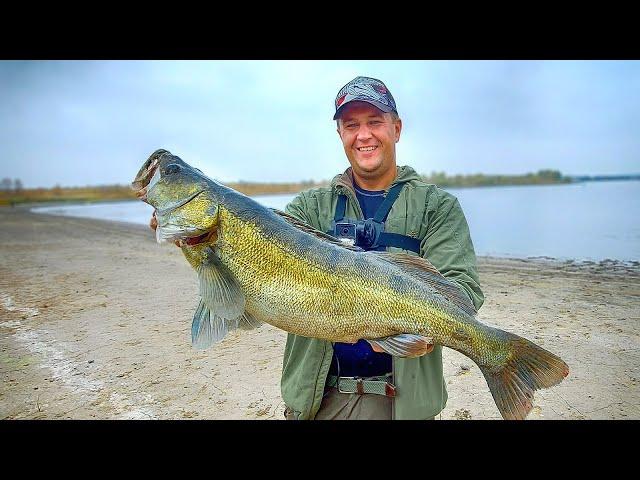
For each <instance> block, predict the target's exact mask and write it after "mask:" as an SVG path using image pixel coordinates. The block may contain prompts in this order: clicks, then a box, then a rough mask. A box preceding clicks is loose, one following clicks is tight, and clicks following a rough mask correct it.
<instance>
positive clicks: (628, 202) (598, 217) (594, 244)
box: [33, 181, 640, 261]
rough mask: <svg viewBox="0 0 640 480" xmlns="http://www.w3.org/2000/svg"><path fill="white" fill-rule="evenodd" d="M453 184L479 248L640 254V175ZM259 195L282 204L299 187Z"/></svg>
mask: <svg viewBox="0 0 640 480" xmlns="http://www.w3.org/2000/svg"><path fill="white" fill-rule="evenodd" d="M449 191H450V192H451V193H453V194H454V195H455V196H456V197H458V199H459V200H460V204H461V205H462V208H463V210H464V212H465V215H466V217H467V221H468V222H469V228H470V229H471V238H472V239H473V243H474V246H475V249H476V253H477V254H478V255H492V256H502V257H519V258H526V257H535V256H547V257H555V258H559V259H576V260H594V261H597V260H604V259H607V258H609V259H615V260H627V261H630V260H635V261H637V260H640V221H638V219H640V181H616V182H587V183H581V184H570V185H548V186H523V187H491V188H471V189H450V190H449ZM254 198H255V199H256V200H257V201H258V202H260V203H262V204H263V205H266V206H268V207H273V208H279V209H281V210H282V209H284V207H285V205H286V204H287V202H289V200H291V198H293V195H265V196H257V197H254ZM33 211H36V212H44V213H49V214H54V215H67V216H76V217H90V218H101V219H107V220H118V221H124V222H131V223H141V224H144V225H146V224H148V223H149V218H150V217H151V214H152V212H153V208H152V207H151V206H149V205H147V204H146V203H142V202H140V201H128V202H117V203H102V204H91V205H72V206H62V207H38V208H34V209H33Z"/></svg>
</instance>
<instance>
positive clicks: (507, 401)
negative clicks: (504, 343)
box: [480, 332, 569, 420]
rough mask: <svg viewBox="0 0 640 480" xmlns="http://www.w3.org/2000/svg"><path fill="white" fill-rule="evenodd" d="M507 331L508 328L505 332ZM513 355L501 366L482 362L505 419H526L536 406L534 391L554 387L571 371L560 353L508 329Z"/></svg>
mask: <svg viewBox="0 0 640 480" xmlns="http://www.w3.org/2000/svg"><path fill="white" fill-rule="evenodd" d="M505 333H506V332H505ZM507 335H508V337H509V339H508V342H509V343H510V346H511V355H509V359H508V360H507V362H506V363H504V364H502V365H499V366H480V370H481V371H482V373H483V375H484V378H485V379H486V380H487V384H488V385H489V390H490V391H491V395H493V399H494V400H495V402H496V405H497V406H498V410H500V413H501V414H502V417H503V418H504V419H505V420H524V419H525V418H526V416H527V415H528V414H529V412H530V411H531V408H532V406H533V404H532V401H533V392H534V391H536V390H538V389H541V388H549V387H553V386H554V385H557V384H558V383H560V382H561V381H562V380H563V379H564V378H565V377H566V376H567V375H568V374H569V366H568V365H567V364H566V363H565V362H564V361H563V360H562V359H561V358H560V357H558V356H556V355H554V354H553V353H551V352H548V351H547V350H545V349H544V348H541V347H539V346H538V345H536V344H535V343H533V342H530V341H529V340H527V339H525V338H522V337H519V336H517V335H513V334H510V333H507Z"/></svg>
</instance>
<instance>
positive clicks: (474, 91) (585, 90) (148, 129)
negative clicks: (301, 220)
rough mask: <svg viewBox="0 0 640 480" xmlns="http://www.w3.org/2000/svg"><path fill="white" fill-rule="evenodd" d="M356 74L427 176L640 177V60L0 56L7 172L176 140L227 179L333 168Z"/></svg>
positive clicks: (178, 147)
mask: <svg viewBox="0 0 640 480" xmlns="http://www.w3.org/2000/svg"><path fill="white" fill-rule="evenodd" d="M358 75H363V76H371V77H376V78H379V79H381V80H382V81H383V82H385V83H386V85H387V87H388V88H389V90H390V91H391V93H392V94H393V96H394V98H395V100H396V104H397V106H398V111H399V113H400V117H401V118H402V120H403V132H402V137H401V139H400V142H399V143H398V144H397V160H398V164H399V165H411V166H413V167H414V168H415V169H416V170H417V171H418V172H419V173H430V172H432V171H445V172H447V173H449V174H458V173H463V174H464V173H507V174H519V173H526V172H533V171H537V170H539V169H543V168H551V169H557V170H560V171H561V172H563V173H564V174H613V173H640V61H264V60H263V61H203V62H200V61H0V145H1V147H2V152H1V155H0V178H4V177H10V178H12V179H13V178H19V179H21V180H22V182H23V184H24V186H25V187H40V186H42V187H50V186H53V185H55V184H60V185H63V186H72V185H98V184H114V183H120V184H125V183H128V182H130V181H131V180H132V179H133V177H134V175H135V173H136V172H137V170H138V169H139V167H140V165H141V164H142V162H144V160H146V158H147V157H148V156H149V154H150V153H151V152H153V151H154V150H156V149H158V148H165V149H167V150H170V151H171V152H172V153H174V154H176V155H178V156H180V157H181V158H182V159H183V160H185V161H186V162H188V163H190V164H192V165H193V166H195V167H198V168H200V169H201V170H203V171H204V172H205V173H206V174H207V175H208V176H210V177H212V178H216V179H218V180H221V181H233V180H247V181H300V180H307V179H314V180H322V179H330V178H331V177H333V176H334V175H335V174H337V173H339V172H341V171H343V170H344V169H345V168H346V166H347V165H348V164H347V160H346V157H345V155H344V151H343V150H342V145H341V143H340V141H339V138H338V135H337V133H336V131H335V122H334V121H333V120H332V116H333V113H334V107H333V102H334V99H335V95H336V93H337V92H338V90H339V89H340V88H341V87H342V86H343V85H344V84H345V83H347V82H348V81H349V80H351V79H352V78H354V77H356V76H358Z"/></svg>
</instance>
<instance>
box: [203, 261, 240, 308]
mask: <svg viewBox="0 0 640 480" xmlns="http://www.w3.org/2000/svg"><path fill="white" fill-rule="evenodd" d="M197 270H198V279H199V281H200V296H201V297H202V301H203V302H204V303H205V305H206V306H207V307H209V310H211V312H213V313H214V314H215V315H216V316H218V317H221V318H223V319H227V320H232V319H237V318H238V317H240V316H241V315H242V314H243V313H244V307H245V297H244V294H243V293H242V290H241V289H240V285H239V284H238V282H237V280H236V279H235V278H234V276H233V274H232V273H231V272H230V271H229V269H228V268H227V267H226V266H225V265H224V264H223V263H222V262H221V261H220V259H219V258H218V256H217V255H216V254H215V253H214V251H213V250H211V249H209V251H208V252H207V254H206V256H205V259H204V261H203V263H202V264H201V265H200V266H199V267H198V269H197Z"/></svg>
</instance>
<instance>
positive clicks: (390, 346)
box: [367, 333, 433, 357]
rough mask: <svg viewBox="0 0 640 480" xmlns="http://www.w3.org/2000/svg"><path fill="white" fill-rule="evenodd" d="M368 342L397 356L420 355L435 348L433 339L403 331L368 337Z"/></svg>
mask: <svg viewBox="0 0 640 480" xmlns="http://www.w3.org/2000/svg"><path fill="white" fill-rule="evenodd" d="M367 342H369V343H370V344H371V346H374V347H378V348H380V349H382V350H384V351H385V352H386V353H388V354H389V355H393V356H395V357H420V356H422V355H424V354H426V353H430V352H431V351H432V350H433V339H431V338H428V337H423V336H422V335H414V334H412V333H401V334H400V335H393V336H391V337H385V338H378V339H375V340H368V339H367Z"/></svg>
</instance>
